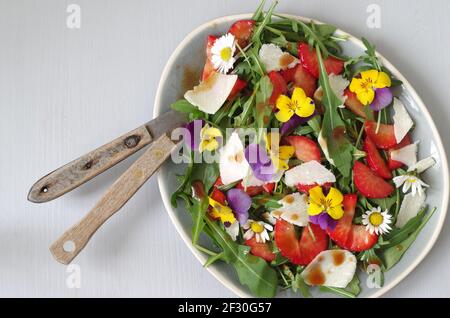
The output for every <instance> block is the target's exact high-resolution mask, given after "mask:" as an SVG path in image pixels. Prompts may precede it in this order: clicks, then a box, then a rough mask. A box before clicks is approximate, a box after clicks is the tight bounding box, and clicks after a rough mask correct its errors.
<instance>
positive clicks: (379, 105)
mask: <svg viewBox="0 0 450 318" xmlns="http://www.w3.org/2000/svg"><path fill="white" fill-rule="evenodd" d="M392 98H393V95H392V92H391V90H390V89H389V87H384V88H377V89H376V90H375V98H374V99H373V101H372V103H371V104H370V108H371V109H372V110H375V111H380V110H382V109H383V108H385V107H387V106H389V104H390V103H391V102H392Z"/></svg>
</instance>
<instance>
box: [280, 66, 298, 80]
mask: <svg viewBox="0 0 450 318" xmlns="http://www.w3.org/2000/svg"><path fill="white" fill-rule="evenodd" d="M298 66H299V64H297V65H296V66H294V67H292V68H288V69H286V70H283V71H280V74H281V76H283V78H284V81H285V82H286V83H290V82H292V81H294V74H295V72H296V71H297V67H298Z"/></svg>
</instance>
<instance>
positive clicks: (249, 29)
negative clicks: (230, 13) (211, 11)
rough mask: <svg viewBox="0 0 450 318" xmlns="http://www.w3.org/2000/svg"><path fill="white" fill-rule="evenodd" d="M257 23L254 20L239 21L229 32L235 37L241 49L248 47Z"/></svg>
mask: <svg viewBox="0 0 450 318" xmlns="http://www.w3.org/2000/svg"><path fill="white" fill-rule="evenodd" d="M255 23H256V22H255V21H254V20H239V21H236V22H235V23H233V25H232V26H231V27H230V29H229V30H228V32H229V33H231V34H233V35H234V37H235V38H236V40H237V43H238V44H239V46H240V47H241V48H244V47H246V46H247V44H248V42H249V40H250V38H251V36H252V33H253V28H254V26H255Z"/></svg>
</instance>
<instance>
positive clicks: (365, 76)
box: [361, 70, 379, 83]
mask: <svg viewBox="0 0 450 318" xmlns="http://www.w3.org/2000/svg"><path fill="white" fill-rule="evenodd" d="M378 73H379V72H378V71H377V70H368V71H362V72H361V78H362V80H363V82H371V83H375V82H376V81H377V79H378Z"/></svg>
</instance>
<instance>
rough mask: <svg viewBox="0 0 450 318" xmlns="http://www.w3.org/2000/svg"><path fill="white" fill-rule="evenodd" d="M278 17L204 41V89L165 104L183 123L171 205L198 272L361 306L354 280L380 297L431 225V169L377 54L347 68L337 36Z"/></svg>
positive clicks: (271, 291) (265, 16) (242, 24)
mask: <svg viewBox="0 0 450 318" xmlns="http://www.w3.org/2000/svg"><path fill="white" fill-rule="evenodd" d="M275 5H276V2H275V3H274V4H273V5H272V6H271V7H270V8H269V9H268V11H267V12H264V11H263V7H264V1H263V2H262V3H261V5H260V6H259V7H258V8H257V10H256V12H255V13H254V14H253V16H252V17H251V19H245V20H239V21H236V22H234V23H233V24H232V25H230V28H229V30H228V32H226V33H224V34H213V35H209V36H208V37H207V38H206V39H205V43H206V45H205V48H204V49H205V52H206V61H205V62H204V67H203V72H202V74H201V78H200V80H199V82H198V84H197V85H196V86H194V87H193V88H192V89H189V90H187V91H186V92H184V95H183V98H182V99H180V100H178V101H176V102H175V103H173V104H172V105H171V107H172V108H173V109H175V110H177V111H180V112H183V113H186V114H187V116H188V117H189V123H188V124H186V125H185V127H183V128H182V129H179V130H177V131H176V134H178V137H180V136H181V137H182V139H183V141H182V143H180V149H179V151H177V152H176V153H174V155H173V156H172V159H173V161H174V162H177V163H180V162H184V163H186V168H185V170H184V171H183V173H180V174H179V175H177V179H178V187H177V189H176V190H175V191H174V192H173V194H172V197H171V203H172V205H173V206H177V205H180V204H184V205H185V206H186V209H187V211H188V213H189V214H190V216H191V217H192V220H193V222H192V231H191V235H192V238H191V239H192V245H193V246H194V247H195V248H196V249H198V250H199V251H200V252H202V253H204V254H205V255H207V256H208V259H207V261H206V263H205V264H204V265H205V266H206V267H207V266H210V265H211V264H213V263H215V262H225V263H227V264H229V266H231V267H233V268H234V270H235V271H236V273H237V276H238V278H239V281H240V282H241V284H243V285H245V286H246V287H247V288H248V289H249V291H250V292H251V294H252V295H254V296H258V297H273V296H275V295H276V293H277V291H278V290H282V289H290V290H292V291H293V292H296V293H299V295H303V296H304V297H309V296H310V295H311V291H312V290H314V289H317V290H319V291H321V292H327V293H330V292H332V293H337V294H339V295H342V296H347V297H356V296H357V295H358V294H359V293H360V290H361V287H360V280H359V276H358V273H366V274H367V275H368V276H369V277H370V280H368V282H370V284H372V285H373V286H374V287H380V286H382V285H383V284H384V273H386V272H387V271H389V270H390V269H392V268H393V267H394V266H395V265H396V264H397V263H398V262H399V261H400V259H401V258H402V256H403V255H404V254H405V253H406V252H407V250H408V248H409V247H410V246H411V245H412V244H413V243H414V240H415V238H416V237H417V236H418V234H419V233H420V231H421V230H422V228H423V227H424V226H425V224H426V223H427V222H428V220H430V218H431V217H432V216H433V213H434V211H435V209H436V208H434V207H428V205H427V191H428V189H429V188H430V187H433V184H432V183H428V182H426V181H425V180H423V178H422V176H421V174H422V173H423V172H425V171H426V170H427V169H430V168H431V167H432V166H433V165H435V163H436V160H435V159H434V158H433V157H432V156H430V155H428V156H423V157H419V156H418V149H419V147H420V144H419V142H418V140H414V138H413V137H412V131H413V130H414V128H415V123H414V120H413V118H412V117H411V116H410V114H409V112H408V110H407V107H405V105H404V103H403V102H402V100H401V99H400V98H398V96H397V92H398V89H399V88H400V87H401V85H402V82H401V81H400V80H399V79H398V78H396V77H395V76H394V75H393V74H392V73H391V72H390V71H389V69H388V68H387V67H385V66H384V65H383V63H382V61H381V60H380V59H379V57H378V55H377V54H376V52H375V48H374V46H373V45H372V44H371V43H369V42H368V41H367V40H366V39H363V43H364V45H365V51H364V53H363V54H361V55H358V56H346V55H345V54H344V53H343V50H342V48H341V45H342V43H344V42H345V41H346V40H347V38H346V37H345V36H342V35H338V34H336V32H335V31H336V27H334V26H332V25H328V24H318V23H314V22H305V21H303V20H301V19H296V18H293V17H291V16H285V15H280V14H276V13H275V12H274V8H275ZM205 236H206V237H208V238H209V240H210V241H211V242H212V247H206V246H205V245H204V244H202V239H201V237H205Z"/></svg>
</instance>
